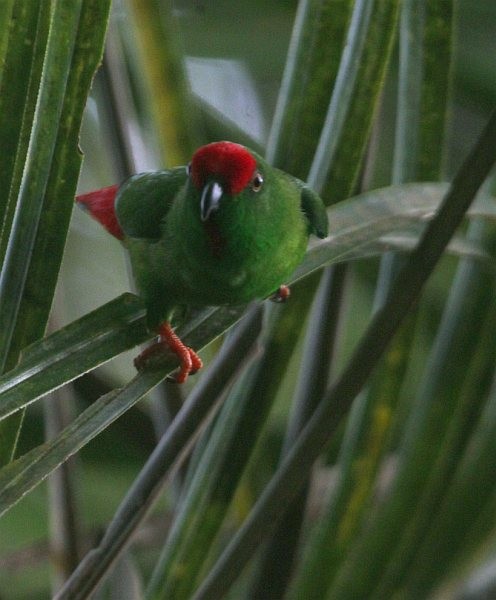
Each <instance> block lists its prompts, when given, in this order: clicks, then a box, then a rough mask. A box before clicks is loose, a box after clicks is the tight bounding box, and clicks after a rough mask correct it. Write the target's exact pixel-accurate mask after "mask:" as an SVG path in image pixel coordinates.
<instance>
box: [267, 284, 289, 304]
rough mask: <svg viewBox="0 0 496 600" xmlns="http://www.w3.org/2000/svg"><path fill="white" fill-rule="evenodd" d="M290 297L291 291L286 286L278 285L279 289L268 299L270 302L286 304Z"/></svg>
mask: <svg viewBox="0 0 496 600" xmlns="http://www.w3.org/2000/svg"><path fill="white" fill-rule="evenodd" d="M290 295H291V290H290V289H289V287H288V286H287V285H280V286H279V289H278V290H277V291H276V292H274V293H273V294H272V296H270V297H269V300H272V302H286V300H287V299H288V298H289V296H290Z"/></svg>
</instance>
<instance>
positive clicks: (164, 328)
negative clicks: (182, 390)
mask: <svg viewBox="0 0 496 600" xmlns="http://www.w3.org/2000/svg"><path fill="white" fill-rule="evenodd" d="M158 334H159V338H158V341H156V342H155V343H154V344H152V345H151V346H149V347H148V348H146V349H145V350H143V352H142V353H141V354H140V355H139V356H137V357H136V358H135V360H134V365H135V367H136V368H137V369H138V370H141V369H142V368H143V367H144V366H145V364H146V363H147V362H148V360H149V358H150V357H151V356H155V355H157V354H160V353H164V352H167V350H172V352H174V354H175V355H176V356H177V357H178V358H179V360H180V362H181V367H180V369H179V372H178V373H177V375H176V376H175V380H176V382H177V383H184V382H185V381H186V379H187V378H188V375H193V374H194V373H196V372H197V371H198V370H199V369H201V368H202V366H203V362H202V360H201V358H200V357H199V356H198V354H197V353H196V352H195V351H194V350H193V349H192V348H190V347H189V346H186V345H185V344H184V343H183V342H182V340H181V339H180V337H179V336H178V335H177V334H176V333H175V332H174V330H173V329H172V327H171V325H170V323H169V322H167V321H166V322H165V323H162V325H160V327H159V328H158Z"/></svg>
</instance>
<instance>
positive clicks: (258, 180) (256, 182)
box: [251, 171, 264, 192]
mask: <svg viewBox="0 0 496 600" xmlns="http://www.w3.org/2000/svg"><path fill="white" fill-rule="evenodd" d="M263 182H264V180H263V177H262V174H261V173H259V172H258V171H257V172H256V173H255V175H254V176H253V179H252V180H251V189H252V190H253V191H254V192H259V191H260V190H261V189H262V185H263Z"/></svg>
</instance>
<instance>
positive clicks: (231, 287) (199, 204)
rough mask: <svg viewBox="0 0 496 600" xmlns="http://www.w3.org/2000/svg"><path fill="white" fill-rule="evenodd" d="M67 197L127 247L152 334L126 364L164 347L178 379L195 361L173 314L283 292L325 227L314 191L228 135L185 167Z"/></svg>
mask: <svg viewBox="0 0 496 600" xmlns="http://www.w3.org/2000/svg"><path fill="white" fill-rule="evenodd" d="M76 201H77V202H78V203H79V204H80V205H81V206H83V208H85V209H87V210H88V211H89V213H90V214H91V216H92V217H94V218H95V219H97V220H98V221H99V222H100V223H101V224H102V225H103V226H104V227H105V228H106V229H107V231H109V232H110V233H111V234H112V235H114V236H115V237H116V238H118V239H119V240H121V241H122V243H123V244H124V246H125V247H126V249H127V250H128V252H129V255H130V259H131V266H132V270H133V275H134V278H135V280H136V285H137V287H138V290H139V293H140V294H141V296H142V298H143V300H144V302H145V306H146V308H147V321H148V326H149V327H150V329H151V330H152V331H155V332H157V333H158V335H159V338H158V341H157V342H156V343H155V344H153V345H152V346H150V347H149V348H147V349H145V350H144V352H142V353H141V354H140V355H139V356H138V357H137V359H136V360H135V365H136V366H137V368H142V367H143V365H145V364H146V362H147V360H148V358H149V356H150V355H152V354H155V353H156V352H160V351H162V352H163V351H164V350H165V349H167V348H168V349H171V350H172V351H173V352H174V353H175V354H176V355H177V356H178V357H179V360H180V363H181V367H180V370H179V372H178V374H177V375H176V381H177V382H178V383H182V382H184V381H185V380H186V379H187V377H188V375H189V374H192V373H194V372H196V371H197V370H198V369H200V368H201V366H202V362H201V359H200V358H199V357H198V355H197V354H196V352H195V351H194V350H193V349H191V348H189V347H187V346H185V345H184V344H183V342H182V341H181V340H180V339H179V338H178V336H177V335H176V334H175V332H174V331H173V329H172V326H171V321H172V319H173V317H174V314H175V313H182V312H183V311H184V309H185V308H187V307H205V306H219V305H235V304H241V303H245V302H248V301H250V300H253V299H256V298H265V297H267V296H270V295H273V296H272V297H273V299H275V300H279V301H281V300H284V299H285V298H286V297H287V296H288V295H289V289H288V288H287V287H286V286H285V285H283V282H284V281H285V280H286V278H287V277H289V276H290V275H291V273H292V271H293V270H294V269H295V268H296V266H297V265H298V264H299V263H300V261H301V260H302V258H303V255H304V254H305V251H306V247H307V243H308V237H309V235H310V234H311V233H313V234H315V235H317V236H318V237H320V238H324V237H326V235H327V231H328V223H327V214H326V210H325V207H324V204H323V203H322V200H321V199H320V197H319V196H318V195H317V194H316V193H315V192H313V191H312V190H311V189H310V188H309V187H308V186H307V185H306V184H305V183H303V182H302V181H300V180H299V179H296V178H295V177H292V176H291V175H288V174H287V173H284V172H283V171H280V170H279V169H276V168H274V167H271V166H270V165H269V164H268V163H267V162H266V161H265V160H264V159H263V158H262V157H261V156H259V155H258V154H257V153H255V152H253V151H251V150H249V149H248V148H246V147H244V146H241V145H239V144H235V143H233V142H214V143H211V144H208V145H206V146H203V147H201V148H199V149H198V150H197V151H196V152H195V154H194V155H193V157H192V160H191V162H190V164H189V165H188V166H185V167H177V168H174V169H170V170H164V171H156V172H150V173H141V174H139V175H134V176H132V177H130V178H129V179H128V180H127V181H125V182H124V183H123V184H122V185H114V186H110V187H107V188H103V189H101V190H97V191H95V192H90V193H88V194H83V195H80V196H78V197H77V198H76Z"/></svg>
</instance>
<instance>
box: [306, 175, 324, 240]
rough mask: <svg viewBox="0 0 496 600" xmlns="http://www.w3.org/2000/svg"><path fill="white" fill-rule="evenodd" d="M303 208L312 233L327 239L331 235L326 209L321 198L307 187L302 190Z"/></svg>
mask: <svg viewBox="0 0 496 600" xmlns="http://www.w3.org/2000/svg"><path fill="white" fill-rule="evenodd" d="M301 208H302V209H303V212H304V213H305V216H306V218H307V219H308V222H309V225H310V232H311V233H313V234H315V235H316V236H318V237H319V238H325V237H326V236H327V234H328V233H329V223H328V220H327V212H326V207H325V206H324V203H323V202H322V199H321V198H320V196H319V195H318V194H316V193H315V192H314V191H313V190H311V189H310V188H309V187H306V186H303V187H302V189H301Z"/></svg>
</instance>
